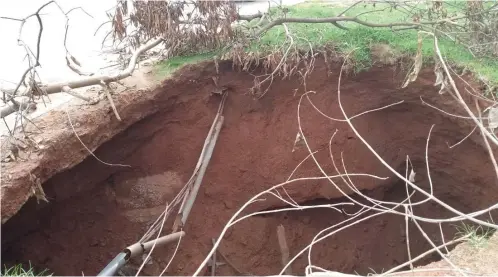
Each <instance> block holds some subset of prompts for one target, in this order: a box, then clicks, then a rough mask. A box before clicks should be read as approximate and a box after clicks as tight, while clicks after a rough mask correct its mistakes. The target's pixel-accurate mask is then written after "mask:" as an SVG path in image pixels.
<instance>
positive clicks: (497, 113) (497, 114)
mask: <svg viewBox="0 0 498 277" xmlns="http://www.w3.org/2000/svg"><path fill="white" fill-rule="evenodd" d="M488 122H489V123H488V124H489V125H488V127H489V128H490V129H496V128H498V107H492V108H491V109H489V112H488Z"/></svg>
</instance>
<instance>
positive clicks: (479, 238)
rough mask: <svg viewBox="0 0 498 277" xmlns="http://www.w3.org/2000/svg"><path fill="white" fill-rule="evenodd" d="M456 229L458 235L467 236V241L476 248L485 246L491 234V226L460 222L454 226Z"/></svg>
mask: <svg viewBox="0 0 498 277" xmlns="http://www.w3.org/2000/svg"><path fill="white" fill-rule="evenodd" d="M456 229H457V233H456V235H457V236H458V237H463V236H469V237H468V242H469V243H470V244H471V245H472V246H473V247H476V248H481V247H485V246H486V244H487V243H488V240H489V238H490V237H491V236H492V235H493V230H492V229H491V228H488V227H482V226H481V225H479V226H475V225H471V224H465V223H462V225H460V226H456Z"/></svg>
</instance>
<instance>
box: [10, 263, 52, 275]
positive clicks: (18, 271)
mask: <svg viewBox="0 0 498 277" xmlns="http://www.w3.org/2000/svg"><path fill="white" fill-rule="evenodd" d="M1 275H2V276H52V274H49V273H48V271H47V270H43V271H41V272H39V273H36V272H35V270H34V269H33V267H32V266H31V264H29V265H28V269H26V268H25V267H24V266H23V265H22V264H17V265H15V266H12V267H9V268H8V267H4V270H2V274H1Z"/></svg>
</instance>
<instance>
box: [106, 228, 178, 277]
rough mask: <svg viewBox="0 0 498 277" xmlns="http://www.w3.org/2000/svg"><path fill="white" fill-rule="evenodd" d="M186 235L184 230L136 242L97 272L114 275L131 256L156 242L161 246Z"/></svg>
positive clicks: (136, 254)
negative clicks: (144, 241) (143, 241)
mask: <svg viewBox="0 0 498 277" xmlns="http://www.w3.org/2000/svg"><path fill="white" fill-rule="evenodd" d="M183 236H185V232H184V231H180V232H176V233H172V234H169V235H166V236H162V237H160V238H157V239H154V240H151V241H148V242H146V243H135V244H133V245H131V246H128V247H127V248H126V249H125V250H123V252H121V253H119V254H118V255H117V256H116V257H115V258H114V259H113V260H112V261H111V262H110V263H109V264H108V265H107V266H106V267H105V268H104V269H102V271H100V272H99V274H97V276H114V275H116V272H118V270H119V269H121V267H123V266H124V265H125V264H126V263H127V262H128V260H129V259H130V258H133V257H136V256H139V255H141V254H143V253H145V252H147V251H149V250H150V249H151V248H152V246H154V244H155V245H156V246H161V245H165V244H168V243H170V242H173V241H177V240H179V239H180V238H182V237H183Z"/></svg>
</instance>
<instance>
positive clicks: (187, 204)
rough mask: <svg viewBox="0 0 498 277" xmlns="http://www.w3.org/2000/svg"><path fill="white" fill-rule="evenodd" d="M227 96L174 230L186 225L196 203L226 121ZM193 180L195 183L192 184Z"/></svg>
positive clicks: (183, 201) (210, 130) (190, 180)
mask: <svg viewBox="0 0 498 277" xmlns="http://www.w3.org/2000/svg"><path fill="white" fill-rule="evenodd" d="M227 96H228V94H227V93H224V94H223V96H222V98H221V102H220V106H219V107H218V112H217V113H216V116H215V118H214V120H213V124H211V128H210V129H209V132H208V135H207V137H206V140H205V141H204V146H203V147H202V151H201V155H200V157H199V160H198V161H197V165H196V166H195V169H194V173H193V174H192V177H190V179H189V180H188V182H187V184H186V185H187V186H191V187H190V188H189V189H188V190H187V193H186V194H185V197H184V198H183V200H182V203H181V205H180V208H179V209H178V215H177V217H176V219H175V222H174V223H173V232H176V231H177V230H178V228H181V227H183V226H184V225H185V222H186V221H187V217H188V215H189V213H190V210H191V209H192V205H193V204H194V201H195V198H196V196H197V192H198V191H199V186H200V184H201V181H202V178H203V177H204V173H205V171H206V168H207V164H208V163H209V160H210V159H211V155H212V154H213V149H214V146H215V144H216V140H217V138H218V135H219V132H220V130H221V127H222V124H223V121H224V117H223V115H222V113H223V108H224V106H225V101H226V98H227ZM194 178H195V179H194ZM192 182H194V183H193V184H192Z"/></svg>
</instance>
